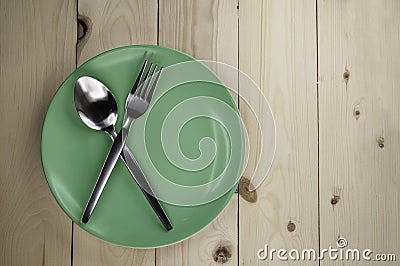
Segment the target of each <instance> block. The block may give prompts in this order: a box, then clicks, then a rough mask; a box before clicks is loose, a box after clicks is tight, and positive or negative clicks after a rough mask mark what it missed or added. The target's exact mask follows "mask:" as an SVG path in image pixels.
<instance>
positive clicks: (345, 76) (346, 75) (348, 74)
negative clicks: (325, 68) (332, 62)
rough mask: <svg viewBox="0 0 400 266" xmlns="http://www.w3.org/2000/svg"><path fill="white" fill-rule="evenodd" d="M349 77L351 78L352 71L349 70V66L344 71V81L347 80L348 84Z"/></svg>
mask: <svg viewBox="0 0 400 266" xmlns="http://www.w3.org/2000/svg"><path fill="white" fill-rule="evenodd" d="M349 78H350V72H349V70H348V69H347V67H346V68H345V71H344V73H343V79H344V82H346V85H347V83H348V82H349Z"/></svg>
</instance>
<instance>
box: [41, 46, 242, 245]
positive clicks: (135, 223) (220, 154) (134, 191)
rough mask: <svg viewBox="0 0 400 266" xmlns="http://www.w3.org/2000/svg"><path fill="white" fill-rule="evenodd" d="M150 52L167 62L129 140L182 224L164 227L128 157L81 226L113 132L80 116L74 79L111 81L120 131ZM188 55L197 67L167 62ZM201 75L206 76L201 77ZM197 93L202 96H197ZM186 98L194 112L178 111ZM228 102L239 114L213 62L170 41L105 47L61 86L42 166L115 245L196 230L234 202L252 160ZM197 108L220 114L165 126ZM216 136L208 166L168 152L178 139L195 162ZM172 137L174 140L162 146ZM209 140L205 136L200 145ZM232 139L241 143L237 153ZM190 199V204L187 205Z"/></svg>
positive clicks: (58, 193) (45, 132)
mask: <svg viewBox="0 0 400 266" xmlns="http://www.w3.org/2000/svg"><path fill="white" fill-rule="evenodd" d="M144 59H148V60H149V61H152V62H156V63H157V64H159V65H162V66H165V67H167V68H166V71H164V73H163V75H162V76H161V79H160V82H159V85H158V87H157V90H156V93H155V95H154V98H153V101H152V103H151V105H150V108H149V110H148V112H147V113H146V114H145V115H144V116H142V117H141V118H139V119H138V120H137V121H136V122H135V123H134V124H133V126H132V129H131V133H130V135H129V138H128V141H127V146H128V147H129V148H130V149H131V151H132V153H133V154H134V155H135V157H136V159H137V160H138V162H139V163H140V165H141V167H142V169H143V171H144V173H145V175H146V176H147V178H148V179H149V183H150V185H151V186H152V187H153V189H154V190H155V192H156V194H157V196H159V197H160V200H161V204H162V205H163V207H164V209H165V211H166V213H167V215H168V216H169V217H170V219H171V221H172V224H173V227H174V228H173V229H172V230H171V231H169V232H166V231H165V230H164V228H163V226H162V225H161V223H160V222H159V220H158V219H157V217H156V215H155V214H154V212H153V210H152V209H151V207H150V206H149V204H148V203H147V201H146V199H145V198H144V196H143V194H142V192H141V191H140V189H139V188H138V186H137V185H136V183H135V182H134V181H133V179H132V177H131V176H130V174H129V172H128V170H127V169H126V167H125V165H124V164H123V162H121V161H118V163H117V165H116V166H115V168H114V170H113V172H112V174H111V177H110V179H109V181H108V183H107V185H106V187H105V189H104V191H103V194H102V196H101V198H100V200H99V202H98V205H97V207H96V209H95V211H94V213H93V216H92V218H91V220H90V221H89V222H88V223H87V224H82V223H81V222H80V217H81V215H82V212H83V209H84V207H85V206H86V203H87V200H88V198H89V196H90V193H91V191H92V189H93V187H94V184H95V182H96V180H97V177H98V175H99V173H100V170H101V167H102V164H103V162H104V160H105V158H106V155H107V153H108V150H109V149H110V147H111V144H112V143H111V140H110V139H109V137H108V136H107V135H106V134H105V133H103V132H96V131H93V130H91V129H89V128H88V127H86V126H85V125H84V124H83V122H82V121H81V120H80V118H79V116H78V115H77V113H76V111H75V107H74V102H73V88H74V84H75V81H76V80H77V79H78V78H79V77H81V76H91V77H94V78H96V79H98V80H100V81H101V82H102V83H104V84H105V85H106V86H107V87H108V88H109V89H110V91H111V92H112V93H113V95H114V97H115V98H116V101H117V104H118V110H119V113H118V122H117V126H116V128H117V131H118V130H119V129H120V127H121V124H122V121H123V117H124V106H125V99H126V96H127V94H128V93H129V91H130V89H131V86H132V84H133V82H134V80H135V78H136V75H137V73H138V71H139V69H140V66H141V64H142V63H143V60H144ZM189 61H190V62H192V64H191V66H190V67H187V68H186V67H184V68H179V67H178V68H174V67H170V68H168V66H173V65H175V64H177V63H180V62H189ZM182 77H184V78H183V79H182ZM197 77H200V78H199V79H198V80H197V81H196V79H197ZM204 80H207V81H204ZM185 81H186V82H185ZM210 81H212V82H210ZM171 87H172V88H171ZM196 97H198V98H196ZM193 99H195V100H196V99H199V100H196V101H195V102H189V101H190V100H193ZM218 102H220V103H221V104H218ZM182 103H186V108H187V106H188V103H190V104H191V105H192V106H193V108H190V110H187V112H186V111H182V110H181V111H179V110H178V109H174V108H175V107H177V106H181V105H182V106H183V105H184V104H182ZM224 104H225V105H227V106H229V107H230V108H231V109H232V110H234V112H235V114H238V111H237V109H236V107H235V103H234V101H233V100H232V98H231V96H230V94H229V93H228V91H227V90H226V88H225V87H223V86H222V85H220V84H218V79H217V78H216V77H215V75H214V74H213V73H212V72H211V71H210V70H208V69H207V68H206V67H204V66H203V65H202V64H201V63H198V62H197V61H195V60H194V59H193V58H192V57H190V56H188V55H186V54H183V53H180V52H178V51H175V50H172V49H168V48H164V47H158V46H149V45H140V46H128V47H122V48H118V49H114V50H110V51H107V52H105V53H103V54H100V55H98V56H96V57H94V58H92V59H91V60H89V61H87V62H86V63H85V64H83V65H82V66H80V67H79V68H78V69H76V70H75V71H74V72H73V73H72V74H71V75H70V76H69V77H68V78H67V79H66V80H65V81H64V83H63V84H62V85H61V87H60V88H59V89H58V91H57V93H56V94H55V96H54V98H53V100H52V102H51V104H50V106H49V109H48V111H47V115H46V118H45V120H44V124H43V129H42V144H41V152H42V163H43V169H44V172H45V176H46V179H47V182H48V185H49V187H50V189H51V191H52V193H53V195H54V197H55V198H56V200H57V202H58V204H59V205H60V206H61V208H62V209H63V210H64V211H65V213H66V214H67V215H68V216H69V217H70V218H71V219H72V220H73V221H74V222H75V223H76V224H77V225H79V226H80V227H81V228H83V229H84V230H86V231H87V232H89V233H91V234H93V235H95V236H97V237H99V238H101V239H103V240H105V241H108V242H111V243H114V244H117V245H122V246H127V247H135V248H152V247H159V246H164V245H169V244H173V243H176V242H179V241H181V240H184V239H186V238H188V237H189V236H191V235H193V234H195V233H197V232H198V231H200V230H201V229H202V228H204V227H205V226H207V225H208V224H209V223H211V222H212V221H213V220H214V219H215V218H216V217H217V216H218V214H219V213H220V212H221V211H222V210H223V209H224V207H225V206H226V205H227V204H228V202H229V200H230V199H231V197H232V194H233V193H234V191H235V188H236V186H235V185H236V184H237V180H238V179H239V176H240V174H241V170H242V166H243V162H244V134H243V127H242V124H241V122H238V120H233V122H232V121H230V122H229V121H225V120H226V118H225V117H226V116H225V114H224V113H223V109H224V108H222V109H221V108H220V107H219V106H223V105H224ZM183 107H185V106H183ZM225 109H226V108H225ZM183 110H184V109H183ZM194 110H207V112H206V113H207V114H208V115H209V114H213V115H212V116H215V117H216V118H217V119H210V117H206V116H200V115H199V116H195V117H193V119H190V120H188V121H186V122H185V123H184V124H183V125H182V126H181V128H180V129H179V133H178V134H176V135H174V128H171V127H170V128H169V129H166V132H167V133H163V130H164V126H165V125H164V124H163V122H164V121H171V122H170V123H169V125H171V124H174V123H173V122H172V121H175V120H179V119H185V115H186V116H187V115H189V113H191V112H193V111H194ZM172 111H178V112H175V116H176V119H175V117H174V112H172ZM179 116H181V117H180V118H179V119H178V117H179ZM171 118H172V119H171ZM225 122H227V123H228V124H229V123H231V126H233V129H234V130H233V131H234V132H236V133H235V134H236V135H237V136H239V137H240V139H239V142H238V143H233V144H234V145H233V144H232V136H231V135H230V133H229V132H228V131H229V130H232V128H231V129H229V127H228V128H227V127H225V126H222V125H224V123H225ZM163 134H164V135H163ZM210 139H213V141H214V144H212V143H211V146H213V145H215V147H216V148H217V149H216V152H215V154H213V155H212V161H211V162H210V164H209V165H207V167H204V168H202V169H195V170H192V171H187V170H182V167H179V165H176V164H173V163H171V160H170V158H169V157H168V156H166V155H165V153H164V151H163V148H165V147H164V146H166V148H168V147H169V146H171V145H172V144H173V143H175V142H176V143H177V144H178V145H179V149H180V150H181V152H182V154H184V156H186V157H187V158H188V159H189V162H190V160H193V161H195V159H196V158H199V157H201V155H202V152H204V151H206V149H204V150H203V149H202V148H204V147H210V142H209V140H210ZM165 140H171V141H167V145H164V144H165V143H163V141H164V142H165ZM204 140H206V141H204ZM203 141H204V142H206V143H201V142H203ZM203 144H205V145H203ZM202 145H203V146H204V147H201V146H202ZM233 146H234V147H236V151H235V152H233V151H234V149H233V148H232V147H233ZM177 149H178V148H177ZM172 153H174V151H172ZM205 154H209V155H210V154H211V153H207V152H205ZM203 163H204V162H203ZM227 168H229V169H227ZM222 174H229V175H230V176H231V178H230V181H229V182H227V181H226V180H225V181H224V180H222V181H221V182H216V181H218V179H219V176H220V175H222ZM160 175H161V176H162V178H160ZM225 179H226V178H225ZM232 180H233V181H232ZM161 181H162V182H161ZM163 182H164V183H165V184H167V183H170V184H177V185H176V187H173V189H172V190H171V189H170V188H169V187H168V186H167V185H160V184H164V183H163ZM210 182H211V183H212V184H213V185H212V186H208V187H207V186H205V188H204V189H203V190H201V192H200V194H196V193H195V192H193V194H192V192H191V193H189V194H188V193H186V194H185V191H191V190H190V189H191V188H200V187H201V186H202V185H205V184H209V183H210ZM210 188H211V189H210ZM214 188H215V189H214ZM175 189H176V190H175ZM215 191H219V192H218V193H220V196H218V197H216V196H215V193H214V192H215ZM213 193H214V194H213ZM160 195H161V196H160ZM191 195H193V196H191ZM199 195H200V196H199ZM185 197H187V202H188V204H182V199H184V198H185ZM196 202H197V204H196ZM182 205H188V206H182Z"/></svg>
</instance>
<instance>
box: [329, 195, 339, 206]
mask: <svg viewBox="0 0 400 266" xmlns="http://www.w3.org/2000/svg"><path fill="white" fill-rule="evenodd" d="M339 200H340V196H338V195H333V198H331V204H332V205H334V206H335V205H336V204H337V203H338V202H339Z"/></svg>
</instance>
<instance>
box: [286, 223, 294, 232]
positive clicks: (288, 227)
mask: <svg viewBox="0 0 400 266" xmlns="http://www.w3.org/2000/svg"><path fill="white" fill-rule="evenodd" d="M287 230H288V231H289V232H293V231H294V230H296V225H295V224H294V223H293V222H292V221H289V223H288V225H287Z"/></svg>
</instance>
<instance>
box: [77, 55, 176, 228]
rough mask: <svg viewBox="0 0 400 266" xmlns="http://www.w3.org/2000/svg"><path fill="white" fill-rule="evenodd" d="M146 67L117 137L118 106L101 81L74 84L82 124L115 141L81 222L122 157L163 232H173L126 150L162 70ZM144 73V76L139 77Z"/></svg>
mask: <svg viewBox="0 0 400 266" xmlns="http://www.w3.org/2000/svg"><path fill="white" fill-rule="evenodd" d="M146 67H147V61H145V62H144V63H143V65H142V67H141V69H140V71H139V74H138V76H137V78H136V81H135V83H134V85H133V87H132V90H131V92H130V93H129V95H128V97H127V99H126V104H125V118H124V124H123V127H122V129H121V130H120V132H119V133H118V134H117V133H116V132H115V127H114V126H115V122H116V119H117V113H118V112H117V105H116V102H115V99H114V98H113V96H112V94H111V92H109V91H108V89H107V88H106V87H105V86H104V85H103V84H102V83H101V82H99V81H97V80H95V79H93V78H90V77H81V78H79V79H78V80H77V82H76V84H75V91H74V93H75V94H74V100H75V106H76V109H77V112H78V114H79V116H80V117H81V119H82V121H83V122H84V123H85V124H86V125H88V126H89V127H90V128H92V129H95V130H101V131H105V132H107V133H108V135H109V136H110V137H111V138H112V139H113V140H114V142H113V145H112V147H111V149H110V151H109V153H108V156H107V159H106V161H105V163H104V165H103V168H102V170H101V173H100V175H99V177H98V179H97V182H96V185H95V187H94V189H93V191H92V194H91V196H90V198H89V200H88V203H87V206H86V208H85V210H84V213H83V215H82V218H81V221H82V223H87V222H88V221H89V219H90V217H91V215H92V213H93V211H94V209H95V207H96V205H97V202H98V200H99V198H100V196H101V194H102V192H103V189H104V187H105V185H106V183H107V181H108V179H109V177H110V174H111V172H112V170H113V168H114V166H115V164H116V162H117V160H118V158H119V157H120V156H121V157H122V159H123V160H124V162H125V164H126V165H127V167H128V169H129V171H130V173H131V175H132V176H133V177H134V179H135V181H136V182H137V183H138V185H139V187H140V189H141V190H142V192H143V194H144V195H145V197H146V199H147V200H148V202H149V203H150V205H151V207H152V208H153V210H154V211H155V213H156V214H157V216H158V218H159V219H160V221H161V222H162V223H163V225H164V227H165V229H166V230H170V229H172V224H171V222H170V220H169V219H168V216H167V215H166V213H165V211H164V210H163V208H162V207H161V205H160V203H159V201H158V200H157V199H156V198H155V197H154V193H153V191H152V189H151V187H150V185H149V183H148V182H147V180H146V178H145V176H144V174H143V172H142V170H141V169H140V166H139V165H138V163H137V161H136V160H135V158H134V157H133V155H132V153H131V152H130V151H129V149H128V148H127V147H125V142H126V139H127V137H128V135H129V131H130V128H131V125H132V123H133V122H134V121H135V120H136V119H137V118H139V117H140V116H142V115H143V114H144V113H145V112H146V111H147V109H148V107H149V104H150V101H151V99H152V97H153V93H154V90H155V89H156V87H157V83H158V80H159V78H160V75H161V73H162V67H161V68H160V69H159V70H158V71H156V70H157V65H155V64H153V63H151V64H150V66H149V67H148V68H147V70H146ZM144 72H145V73H146V74H145V75H144V77H143V78H142V76H143V73H144Z"/></svg>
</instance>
